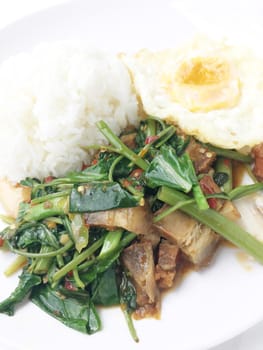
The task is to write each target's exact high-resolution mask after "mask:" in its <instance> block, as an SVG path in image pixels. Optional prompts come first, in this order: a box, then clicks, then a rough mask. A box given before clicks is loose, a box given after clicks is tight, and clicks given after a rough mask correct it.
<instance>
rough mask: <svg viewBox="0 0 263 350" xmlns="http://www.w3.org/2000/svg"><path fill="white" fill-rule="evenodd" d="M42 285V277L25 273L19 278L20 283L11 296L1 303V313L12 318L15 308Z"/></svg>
mask: <svg viewBox="0 0 263 350" xmlns="http://www.w3.org/2000/svg"><path fill="white" fill-rule="evenodd" d="M40 283H41V277H39V276H37V275H33V274H31V273H28V272H23V273H22V275H21V276H19V283H18V286H17V287H16V289H15V290H14V291H13V293H11V295H10V296H9V297H8V298H7V299H5V300H4V301H2V302H1V303H0V312H2V313H6V314H7V315H9V316H11V315H13V314H14V308H15V306H16V305H17V304H19V303H21V302H22V301H23V300H24V299H25V298H26V297H27V295H28V294H29V292H30V291H31V289H32V287H34V286H36V285H39V284H40Z"/></svg>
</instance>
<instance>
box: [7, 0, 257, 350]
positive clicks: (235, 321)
mask: <svg viewBox="0 0 263 350" xmlns="http://www.w3.org/2000/svg"><path fill="white" fill-rule="evenodd" d="M193 32H194V28H193V27H192V25H191V24H190V23H189V22H188V21H187V20H186V19H185V18H184V17H182V16H181V15H180V14H178V13H177V12H176V10H175V9H174V8H173V7H172V6H171V5H170V3H169V2H167V1H165V0H159V1H153V0H151V1H147V0H140V1H139V0H138V1H137V0H133V1H130V2H128V3H127V2H124V1H121V0H120V1H118V0H110V1H109V0H108V1H107V0H96V2H91V1H85V0H83V1H80V0H79V1H74V2H70V3H66V4H64V5H61V6H58V7H54V8H51V9H49V10H46V11H43V12H40V13H38V14H36V15H33V16H30V17H27V18H25V19H23V20H21V21H19V22H17V23H15V24H13V25H10V26H9V27H7V28H6V29H4V30H2V31H1V32H0V48H1V50H0V60H2V59H4V58H6V57H7V56H9V55H11V54H14V53H17V52H19V51H21V50H27V49H30V48H31V47H32V46H33V45H35V44H37V43H39V42H41V41H50V40H53V41H54V40H58V39H59V40H60V39H84V40H88V41H91V42H93V43H95V44H96V46H98V47H102V48H106V49H108V50H111V51H124V50H125V51H127V50H128V51H131V50H136V49H139V48H142V47H149V48H160V47H167V46H175V45H177V44H178V43H180V42H183V41H184V40H185V39H186V38H187V37H189V36H191V35H192V34H193ZM14 103H15V101H14ZM236 254H237V250H236V249H229V248H221V249H220V250H219V251H218V253H217V255H216V257H215V259H214V263H213V264H212V265H211V266H210V267H209V268H206V269H204V270H202V271H199V272H193V273H191V274H189V275H188V276H187V278H185V280H184V281H183V283H181V284H180V286H178V287H177V288H176V289H175V290H173V291H171V292H169V293H168V294H166V295H165V296H164V298H163V303H162V315H161V320H143V321H138V322H135V327H136V329H137V331H138V335H139V337H140V343H139V344H135V343H134V342H133V341H132V340H131V338H130V335H129V332H128V330H127V327H126V323H125V321H124V317H123V315H122V312H121V311H120V310H119V309H115V308H110V309H106V310H101V311H100V313H101V317H102V322H103V330H102V331H101V332H99V333H97V334H95V335H93V336H87V335H83V334H80V333H78V332H76V331H74V330H71V329H69V328H67V327H65V326H63V325H62V324H60V323H59V322H58V321H56V320H55V319H53V318H51V317H49V316H48V315H46V314H45V313H44V312H42V311H41V310H39V309H38V308H37V307H35V306H34V305H32V304H30V303H26V304H24V305H23V306H22V307H20V308H19V309H18V311H17V312H16V315H15V316H14V317H8V316H6V315H2V314H0V329H1V332H0V348H1V349H2V350H46V349H51V348H54V347H55V346H59V348H60V349H63V350H72V349H73V348H74V349H76V348H77V347H78V348H86V349H91V348H96V349H102V348H103V347H104V346H107V347H111V348H114V349H116V350H118V349H125V350H129V349H138V350H140V349H160V348H162V347H164V346H166V347H168V348H171V349H178V350H205V349H208V348H210V347H211V346H214V345H217V344H219V343H221V342H223V341H225V340H227V339H230V338H231V337H233V336H235V335H237V334H239V333H240V332H242V331H244V330H246V329H248V328H249V327H251V326H253V325H254V324H256V323H257V322H259V321H260V320H263V308H262V307H261V304H262V293H263V273H262V266H259V265H258V264H257V263H253V262H251V261H250V262H248V263H247V265H249V269H248V268H246V267H245V266H244V264H241V263H240V262H239V260H238V259H237V256H236ZM12 258H13V257H11V255H10V254H8V253H4V252H0V270H1V271H0V285H1V288H0V299H3V298H4V297H6V296H7V295H8V294H9V292H10V291H11V290H12V289H13V288H14V287H15V285H16V283H17V277H16V276H15V277H12V278H8V279H7V278H5V277H4V275H3V273H2V271H4V269H5V268H6V267H7V266H8V265H9V263H10V261H11V260H12Z"/></svg>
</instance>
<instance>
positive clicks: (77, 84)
mask: <svg viewBox="0 0 263 350" xmlns="http://www.w3.org/2000/svg"><path fill="white" fill-rule="evenodd" d="M137 112H138V111H137V101H136V96H135V94H134V92H133V90H132V84H131V80H130V76H129V74H128V72H127V70H126V68H125V66H124V65H123V63H122V62H121V61H120V60H119V59H118V57H117V56H115V55H111V54H108V53H105V52H102V51H100V50H97V49H93V48H92V49H91V48H90V47H87V46H86V45H84V44H83V43H73V42H59V43H58V42H57V43H53V44H51V43H48V44H42V45H39V46H37V47H36V48H35V49H34V50H33V51H32V52H30V53H22V54H19V55H16V56H14V57H11V58H9V59H8V60H6V61H5V62H3V64H2V65H1V66H0V123H1V128H0V159H1V161H0V178H4V177H6V178H8V179H10V180H12V181H19V180H21V179H22V178H24V177H26V176H29V177H37V178H41V179H42V178H44V177H46V176H49V175H53V176H62V175H64V174H66V173H67V172H69V171H72V170H79V169H81V167H82V164H83V163H87V162H89V160H90V157H91V153H89V152H88V151H85V150H84V149H83V147H85V146H88V145H92V144H94V143H96V144H101V143H103V142H104V143H105V139H104V137H103V135H102V134H101V133H100V132H99V130H98V129H97V127H96V125H95V123H96V122H97V121H99V120H101V119H103V120H104V121H106V122H107V123H108V124H109V126H110V127H111V128H112V130H113V131H114V132H115V133H116V134H119V133H120V131H121V130H122V129H123V128H125V127H126V126H127V125H129V124H133V125H134V124H136V123H137V118H138V117H137Z"/></svg>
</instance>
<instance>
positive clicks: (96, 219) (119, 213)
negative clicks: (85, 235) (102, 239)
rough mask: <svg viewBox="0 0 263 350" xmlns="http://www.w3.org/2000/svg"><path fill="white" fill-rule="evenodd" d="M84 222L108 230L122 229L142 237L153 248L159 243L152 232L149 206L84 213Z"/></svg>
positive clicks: (157, 237)
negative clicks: (150, 243) (149, 242)
mask: <svg viewBox="0 0 263 350" xmlns="http://www.w3.org/2000/svg"><path fill="white" fill-rule="evenodd" d="M85 221H86V223H87V224H88V225H90V226H100V227H106V228H107V229H109V230H113V229H115V228H119V227H121V228H123V229H125V230H127V231H130V232H133V233H136V234H137V235H143V236H144V237H145V238H147V240H149V241H151V242H152V245H153V246H156V245H157V244H158V243H159V240H160V236H159V234H158V233H157V232H156V230H155V232H154V229H153V225H152V213H151V211H150V208H149V206H148V205H147V203H145V205H144V206H140V207H134V208H121V209H112V210H105V211H100V212H95V213H86V214H85Z"/></svg>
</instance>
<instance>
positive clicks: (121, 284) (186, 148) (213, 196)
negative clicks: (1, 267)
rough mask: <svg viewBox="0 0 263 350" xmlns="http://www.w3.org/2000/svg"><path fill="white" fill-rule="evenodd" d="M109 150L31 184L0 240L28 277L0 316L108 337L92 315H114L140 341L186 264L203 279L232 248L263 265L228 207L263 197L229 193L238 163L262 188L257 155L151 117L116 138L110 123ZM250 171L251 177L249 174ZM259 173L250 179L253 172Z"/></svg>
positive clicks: (105, 130)
mask: <svg viewBox="0 0 263 350" xmlns="http://www.w3.org/2000/svg"><path fill="white" fill-rule="evenodd" d="M97 128H98V129H99V130H100V132H101V133H102V134H103V135H104V136H105V138H106V139H107V141H108V145H107V146H105V145H104V146H101V145H92V146H89V148H90V149H93V150H94V158H93V160H92V162H91V164H83V169H82V170H81V171H79V172H71V173H68V174H65V177H59V178H54V177H47V178H45V179H44V180H43V181H40V180H38V179H36V178H26V179H24V180H22V181H21V182H20V185H19V186H20V187H21V188H22V189H23V190H26V193H27V194H29V195H28V196H27V197H28V198H27V199H25V200H24V201H23V202H21V203H20V205H19V211H18V215H17V217H16V218H15V219H13V220H12V219H11V218H9V217H3V219H4V220H5V221H6V222H8V223H9V225H8V226H7V227H6V228H5V229H4V230H3V231H2V232H1V233H0V243H1V246H2V248H3V249H6V248H7V249H9V250H10V251H11V252H14V253H15V254H17V259H16V260H15V261H14V263H13V264H12V265H11V266H10V268H9V269H8V274H11V273H12V272H15V271H17V267H18V266H23V268H22V273H21V274H20V277H19V284H18V286H17V288H16V289H15V290H14V291H13V293H12V294H11V295H10V296H9V298H7V299H6V300H4V301H2V302H1V303H0V312H2V313H6V314H8V315H13V314H14V312H15V309H16V307H17V305H18V304H19V303H21V302H22V301H23V300H24V299H25V298H27V297H28V295H29V300H30V301H31V302H33V303H34V304H36V305H37V306H39V307H40V308H41V309H43V310H44V311H45V312H47V313H48V314H50V315H51V316H53V317H55V318H56V319H58V320H59V321H61V322H63V323H64V324H65V325H67V326H69V327H71V328H74V329H76V330H78V331H81V332H84V333H88V334H92V333H94V332H97V331H99V330H100V329H101V320H100V317H99V313H98V311H97V306H100V305H103V306H109V305H119V306H120V307H121V309H122V310H123V312H124V315H125V318H126V320H127V324H128V327H129V329H130V332H131V334H132V336H133V338H134V339H135V340H138V337H137V335H136V330H135V327H134V325H133V321H132V320H133V318H135V319H141V318H145V317H149V316H150V317H156V318H158V317H159V316H160V312H161V298H160V296H161V293H162V291H163V290H167V289H171V288H173V287H174V283H175V280H176V275H177V274H178V272H180V269H182V268H183V266H184V264H185V263H187V264H189V263H190V264H192V266H193V267H196V268H199V267H202V266H205V265H207V264H208V263H209V261H210V260H211V258H212V256H213V253H214V252H215V250H216V248H217V247H218V243H219V242H220V241H221V240H222V239H226V240H228V241H230V242H232V243H233V244H235V245H236V246H238V247H240V248H241V249H243V250H245V251H246V252H248V253H249V254H250V255H252V256H253V257H254V258H255V259H256V260H258V261H259V262H261V263H262V262H263V243H262V242H260V241H258V240H257V239H256V238H255V237H254V236H253V235H251V234H250V233H248V232H246V231H245V230H244V229H243V228H241V227H240V226H239V225H238V224H237V223H236V222H235V220H237V219H239V216H240V214H239V211H238V210H237V208H236V206H235V204H234V203H233V201H234V200H235V199H238V198H241V197H243V196H246V195H249V194H251V193H253V192H256V191H258V190H261V189H262V188H263V185H262V183H260V182H258V181H257V182H255V183H253V184H251V185H239V186H237V187H235V185H233V181H232V177H233V166H234V163H237V162H238V163H242V164H244V165H246V166H247V169H250V170H248V171H249V174H250V176H251V177H252V178H254V179H255V178H258V179H259V180H261V179H262V178H263V176H262V174H263V167H262V163H263V162H262V159H263V157H262V153H263V152H261V150H262V147H261V145H259V146H257V147H255V148H254V150H253V152H252V153H251V155H245V154H241V153H239V152H237V151H233V150H223V149H220V148H215V147H213V146H211V145H209V144H202V143H200V142H198V141H197V140H196V139H194V137H192V136H187V135H185V134H184V133H183V132H181V131H180V130H179V129H177V128H176V127H175V126H173V125H169V124H167V123H165V122H164V121H162V120H159V119H158V118H155V117H148V118H147V119H145V120H142V121H141V122H140V125H139V127H138V128H137V129H134V128H126V130H125V131H124V132H123V133H122V134H121V135H120V137H117V136H116V135H115V134H114V133H113V132H112V130H111V129H110V128H109V127H108V125H107V124H106V123H105V122H104V121H99V122H98V123H97ZM252 161H253V163H254V167H253V168H251V166H250V164H251V163H252ZM251 169H252V170H251Z"/></svg>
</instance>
